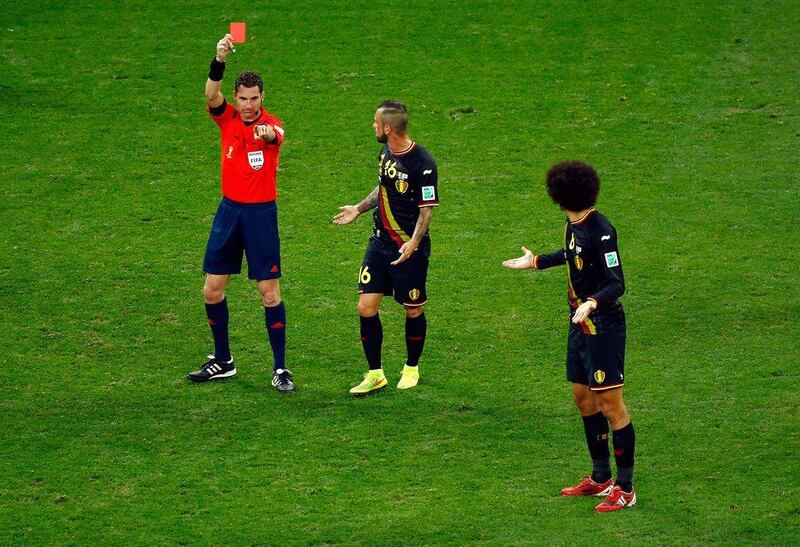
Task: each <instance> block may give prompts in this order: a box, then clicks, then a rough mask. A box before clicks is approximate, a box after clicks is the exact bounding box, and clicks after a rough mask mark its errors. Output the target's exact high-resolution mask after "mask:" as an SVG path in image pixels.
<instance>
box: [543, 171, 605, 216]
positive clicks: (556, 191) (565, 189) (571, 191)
mask: <svg viewBox="0 0 800 547" xmlns="http://www.w3.org/2000/svg"><path fill="white" fill-rule="evenodd" d="M599 192H600V177H598V176H597V171H595V170H594V167H592V166H591V165H589V164H587V163H583V162H581V161H576V160H571V161H562V162H561V163H557V164H555V165H554V166H552V167H551V168H550V169H549V170H548V171H547V193H548V194H550V198H551V199H552V200H553V203H556V204H557V205H559V206H560V207H561V208H562V209H565V210H567V211H583V210H584V209H588V208H589V207H592V206H593V205H594V204H595V203H596V202H597V194H598V193H599Z"/></svg>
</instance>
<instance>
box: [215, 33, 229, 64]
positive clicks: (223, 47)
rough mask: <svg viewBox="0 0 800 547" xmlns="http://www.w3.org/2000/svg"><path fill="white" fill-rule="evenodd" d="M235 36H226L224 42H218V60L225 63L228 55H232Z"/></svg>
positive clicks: (223, 38)
mask: <svg viewBox="0 0 800 547" xmlns="http://www.w3.org/2000/svg"><path fill="white" fill-rule="evenodd" d="M232 40H233V35H231V34H226V35H225V36H223V37H222V40H220V41H219V42H217V59H219V60H221V61H224V60H225V59H227V58H228V55H230V54H231V51H233V42H232Z"/></svg>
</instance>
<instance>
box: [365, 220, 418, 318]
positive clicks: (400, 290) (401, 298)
mask: <svg viewBox="0 0 800 547" xmlns="http://www.w3.org/2000/svg"><path fill="white" fill-rule="evenodd" d="M430 254H431V245H430V240H429V239H427V238H425V240H423V242H422V243H421V244H420V246H419V248H418V249H417V250H416V252H415V253H414V254H412V255H411V258H409V259H408V260H406V261H405V262H402V263H400V264H398V265H397V266H392V265H391V262H394V261H395V260H397V259H398V258H399V257H400V253H399V252H398V247H397V245H395V244H394V243H391V242H385V241H382V240H380V239H378V238H377V237H374V236H373V237H371V238H370V239H369V244H368V245H367V252H366V253H365V254H364V262H363V263H362V264H361V270H359V273H358V292H359V293H379V294H385V295H389V296H391V295H392V294H394V299H395V300H397V301H398V302H399V303H400V304H402V305H404V306H410V307H416V306H422V305H423V304H425V303H426V302H427V301H428V293H427V292H426V290H425V282H426V280H427V278H428V258H429V257H430Z"/></svg>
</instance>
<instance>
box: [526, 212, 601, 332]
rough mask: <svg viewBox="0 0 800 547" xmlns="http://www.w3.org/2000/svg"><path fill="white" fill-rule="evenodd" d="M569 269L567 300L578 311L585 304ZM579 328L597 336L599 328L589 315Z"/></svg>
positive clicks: (565, 226) (565, 240)
mask: <svg viewBox="0 0 800 547" xmlns="http://www.w3.org/2000/svg"><path fill="white" fill-rule="evenodd" d="M593 211H594V209H592V210H591V211H589V212H587V213H586V215H584V216H583V217H582V218H581V220H584V219H586V218H587V217H588V216H589V214H590V213H592V212H593ZM567 226H568V225H566V224H565V225H564V244H565V245H567V246H568V245H569V243H567ZM534 263H535V262H534ZM569 269H570V265H569V264H567V282H568V283H569V286H568V287H567V299H568V300H569V305H570V306H572V309H573V310H577V309H578V307H579V306H580V305H581V304H583V302H582V301H581V299H580V298H578V295H577V294H576V293H575V287H573V286H572V275H571V274H570V273H569ZM578 326H579V327H580V328H581V330H582V331H583V332H584V334H597V328H595V326H594V322H593V321H592V320H591V319H589V316H588V315H587V316H586V319H584V320H583V321H581V322H580V323H578Z"/></svg>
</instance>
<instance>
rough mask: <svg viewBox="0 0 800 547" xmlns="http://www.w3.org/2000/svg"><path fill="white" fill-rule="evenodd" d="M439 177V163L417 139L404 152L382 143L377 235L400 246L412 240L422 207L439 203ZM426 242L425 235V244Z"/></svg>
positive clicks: (379, 164)
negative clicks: (437, 166) (393, 150)
mask: <svg viewBox="0 0 800 547" xmlns="http://www.w3.org/2000/svg"><path fill="white" fill-rule="evenodd" d="M438 179H439V177H438V173H437V171H436V162H435V161H434V159H433V158H432V157H431V155H430V154H429V153H428V151H427V150H425V148H424V147H422V146H420V145H419V144H417V143H416V142H414V143H412V145H411V148H409V149H408V150H407V151H405V152H401V153H392V151H391V149H390V148H389V145H388V144H385V145H383V148H382V149H381V152H380V154H379V155H378V184H379V186H380V188H379V194H378V207H377V208H376V209H375V212H374V213H373V215H372V218H373V220H374V221H375V233H376V235H377V237H378V238H380V239H381V240H384V241H387V242H388V241H391V242H393V243H394V244H396V245H397V247H398V248H399V247H401V246H402V245H403V243H405V242H406V241H409V240H410V239H411V236H412V235H413V234H414V227H415V226H416V224H417V218H419V210H420V208H421V207H434V206H437V205H439V182H438ZM427 242H428V235H427V234H425V239H424V240H423V244H425V243H427Z"/></svg>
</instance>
